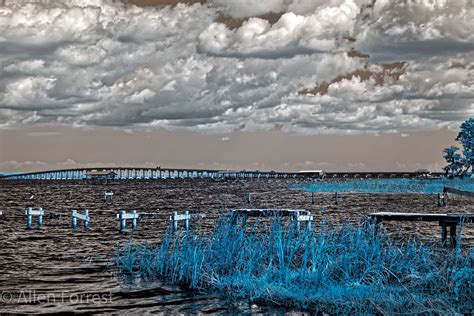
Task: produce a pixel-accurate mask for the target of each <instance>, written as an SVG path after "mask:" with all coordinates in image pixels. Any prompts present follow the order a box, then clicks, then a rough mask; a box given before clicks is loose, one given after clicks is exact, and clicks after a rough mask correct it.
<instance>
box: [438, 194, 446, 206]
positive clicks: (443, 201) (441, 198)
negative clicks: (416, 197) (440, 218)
mask: <svg viewBox="0 0 474 316" xmlns="http://www.w3.org/2000/svg"><path fill="white" fill-rule="evenodd" d="M438 206H446V193H444V192H443V193H438Z"/></svg>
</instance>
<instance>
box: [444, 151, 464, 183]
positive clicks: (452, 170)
mask: <svg viewBox="0 0 474 316" xmlns="http://www.w3.org/2000/svg"><path fill="white" fill-rule="evenodd" d="M458 150H459V148H458V147H456V146H451V147H447V148H445V149H444V150H443V152H444V155H443V157H444V159H445V160H446V162H447V163H448V165H447V166H446V167H444V168H443V170H444V172H445V174H446V175H447V176H451V177H454V176H457V175H458V174H459V173H460V171H461V170H462V166H463V161H462V160H463V159H462V157H461V155H460V154H459V153H457V151H458Z"/></svg>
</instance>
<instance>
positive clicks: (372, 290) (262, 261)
mask: <svg viewBox="0 0 474 316" xmlns="http://www.w3.org/2000/svg"><path fill="white" fill-rule="evenodd" d="M473 261H474V248H473V249H470V250H469V251H467V250H466V251H464V253H463V252H460V253H457V254H456V251H451V250H448V249H442V248H436V247H435V245H434V244H424V243H421V242H419V241H417V240H410V241H408V242H403V243H397V242H395V241H393V240H391V239H390V238H388V237H386V236H385V234H384V233H383V232H382V233H380V232H379V233H377V232H376V231H375V230H374V227H373V226H371V225H361V226H358V227H354V226H350V225H344V226H342V227H332V226H331V225H329V224H328V223H324V224H323V225H321V227H320V228H319V229H318V230H304V231H301V232H300V233H298V232H297V230H296V229H295V227H294V226H293V225H291V224H286V223H284V222H282V221H281V219H280V218H274V219H273V220H272V222H271V225H270V226H268V225H267V226H264V225H263V224H261V223H259V222H257V223H256V224H254V225H253V226H251V227H247V228H246V227H241V226H239V225H235V224H233V223H232V221H230V220H229V219H228V218H225V217H222V218H221V219H220V220H219V221H218V222H217V224H216V226H215V228H214V229H213V230H212V231H211V232H210V233H209V234H199V233H196V232H192V231H191V232H188V233H186V234H180V235H178V234H172V233H167V234H166V235H165V236H164V238H163V240H162V242H161V243H160V244H159V245H137V244H133V243H128V244H126V245H122V246H119V247H118V250H117V256H116V264H117V268H118V270H119V271H120V273H121V275H126V276H128V277H129V276H130V275H132V276H138V277H140V278H142V279H149V280H150V279H157V278H160V279H165V280H168V281H170V282H172V283H174V284H180V285H185V286H188V287H189V288H191V289H193V290H196V291H199V292H210V291H218V292H220V293H222V294H223V295H225V296H226V297H228V298H231V299H249V300H251V301H253V302H257V303H261V304H272V305H279V306H286V307H288V308H295V309H307V310H312V311H324V312H327V313H394V312H402V313H442V314H444V313H459V312H461V313H466V312H470V311H472V310H473V309H474V306H473V300H472V298H473V293H472V290H473V289H472V278H473V275H474V268H473Z"/></svg>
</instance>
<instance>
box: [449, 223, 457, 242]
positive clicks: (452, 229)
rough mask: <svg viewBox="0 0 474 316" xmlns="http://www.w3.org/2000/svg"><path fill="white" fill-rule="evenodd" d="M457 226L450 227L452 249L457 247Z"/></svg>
mask: <svg viewBox="0 0 474 316" xmlns="http://www.w3.org/2000/svg"><path fill="white" fill-rule="evenodd" d="M456 226H457V224H456V223H454V224H450V225H449V241H450V242H451V247H456Z"/></svg>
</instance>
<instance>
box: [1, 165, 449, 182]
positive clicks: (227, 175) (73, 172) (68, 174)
mask: <svg viewBox="0 0 474 316" xmlns="http://www.w3.org/2000/svg"><path fill="white" fill-rule="evenodd" d="M427 176H428V177H439V176H442V173H430V174H427V173H424V172H311V171H300V172H281V171H259V170H254V171H247V170H240V171H235V170H213V169H180V168H161V167H156V168H140V167H139V168H136V167H101V168H78V169H61V170H47V171H37V172H26V173H17V174H8V175H2V176H0V180H83V179H110V180H112V179H113V180H132V179H142V180H143V179H147V180H154V179H157V180H158V179H200V178H211V179H288V178H299V179H301V178H303V179H305V178H308V179H321V178H421V177H427Z"/></svg>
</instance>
